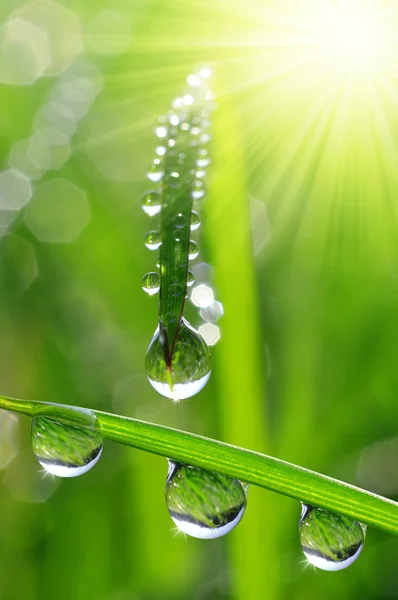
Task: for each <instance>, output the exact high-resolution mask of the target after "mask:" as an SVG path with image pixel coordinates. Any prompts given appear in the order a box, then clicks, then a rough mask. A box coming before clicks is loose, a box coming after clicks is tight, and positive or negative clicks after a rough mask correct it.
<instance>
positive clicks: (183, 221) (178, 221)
mask: <svg viewBox="0 0 398 600" xmlns="http://www.w3.org/2000/svg"><path fill="white" fill-rule="evenodd" d="M187 224H188V218H187V216H186V215H185V214H184V213H178V214H177V216H176V217H175V219H174V227H176V229H184V227H186V226H187Z"/></svg>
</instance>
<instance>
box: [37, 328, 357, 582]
mask: <svg viewBox="0 0 398 600" xmlns="http://www.w3.org/2000/svg"><path fill="white" fill-rule="evenodd" d="M184 326H185V327H186V325H184ZM186 331H187V332H188V335H190V334H191V332H190V330H189V328H187V329H186ZM185 342H186V340H184V341H183V343H185ZM178 385H179V384H178V383H176V389H177V386H178ZM180 389H181V388H180ZM58 409H59V413H60V414H59V416H48V415H46V414H43V415H38V416H36V417H34V418H33V419H32V426H31V438H32V448H33V452H34V454H35V456H36V457H37V459H38V461H39V463H40V464H41V466H42V467H43V469H44V470H45V472H47V473H49V474H51V475H53V476H57V477H63V478H70V477H77V476H79V475H83V474H85V473H87V472H88V471H89V470H90V469H91V468H92V467H93V466H94V465H95V464H96V463H97V462H98V460H99V458H100V456H101V453H102V445H103V440H102V434H101V429H100V425H99V422H98V419H97V417H96V415H95V414H94V413H93V412H91V411H89V410H86V409H81V408H74V407H58ZM165 497H166V505H167V508H168V511H169V514H170V517H171V518H172V520H173V521H174V523H175V524H176V526H177V528H178V529H179V530H180V531H182V532H184V533H186V534H187V535H189V536H192V537H195V538H199V539H214V538H218V537H221V536H223V535H226V534H227V533H229V532H230V531H231V530H232V529H233V528H234V527H236V525H237V524H238V523H239V522H240V520H241V519H242V517H243V515H244V512H245V509H246V503H247V486H246V484H242V483H241V482H240V481H239V480H237V479H233V478H230V477H227V476H226V475H222V474H220V473H216V472H211V471H207V470H204V469H200V468H197V467H192V466H189V465H183V464H180V463H177V462H173V461H169V471H168V476H167V480H166V489H165ZM365 533H366V528H365V527H364V526H363V525H362V524H361V523H359V522H358V521H355V520H353V519H351V518H349V517H346V516H344V515H340V514H334V513H331V512H329V511H327V510H324V509H322V508H316V507H313V506H308V505H305V504H303V505H302V514H301V518H300V524H299V537H300V543H301V547H302V550H303V552H304V554H305V556H306V559H307V560H308V562H309V563H311V564H312V565H314V566H315V567H317V568H319V569H321V570H324V571H340V570H342V569H345V568H347V567H348V566H350V565H351V564H353V562H354V561H355V560H356V559H357V558H358V556H359V555H360V553H361V551H362V549H363V545H364V541H365Z"/></svg>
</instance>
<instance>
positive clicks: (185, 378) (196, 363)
mask: <svg viewBox="0 0 398 600" xmlns="http://www.w3.org/2000/svg"><path fill="white" fill-rule="evenodd" d="M162 338H163V336H162V334H161V332H160V329H159V327H158V328H157V330H156V331H155V334H154V336H153V338H152V340H151V343H150V344H149V347H148V350H147V353H146V357H145V368H146V373H147V377H148V380H149V383H150V384H151V385H152V387H153V388H154V389H155V390H156V391H157V392H159V394H161V395H162V396H166V398H171V399H172V400H176V401H177V400H184V399H185V398H191V396H194V395H195V394H197V393H198V392H200V390H201V389H203V388H204V386H205V385H206V383H207V382H208V380H209V377H210V373H211V355H210V350H209V348H208V346H207V344H206V342H205V341H204V339H203V338H202V336H201V335H200V334H199V333H198V332H197V331H196V330H195V329H194V328H193V327H192V326H191V325H190V324H189V323H188V322H187V321H186V320H185V319H182V320H181V324H180V327H179V329H178V333H177V338H176V340H175V344H174V351H173V356H172V360H171V365H170V366H168V365H167V364H166V360H165V352H164V347H163V343H162V342H163V339H162Z"/></svg>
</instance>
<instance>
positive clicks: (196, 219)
mask: <svg viewBox="0 0 398 600" xmlns="http://www.w3.org/2000/svg"><path fill="white" fill-rule="evenodd" d="M200 223H201V221H200V216H199V213H197V212H196V210H193V211H192V213H191V231H196V230H197V229H199V227H200Z"/></svg>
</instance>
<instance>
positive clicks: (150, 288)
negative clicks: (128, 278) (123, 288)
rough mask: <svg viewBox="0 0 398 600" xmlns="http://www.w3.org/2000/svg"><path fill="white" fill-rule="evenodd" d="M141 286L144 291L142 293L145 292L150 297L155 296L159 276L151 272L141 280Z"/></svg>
mask: <svg viewBox="0 0 398 600" xmlns="http://www.w3.org/2000/svg"><path fill="white" fill-rule="evenodd" d="M141 286H142V289H143V290H144V292H146V293H147V294H149V295H150V296H153V295H154V294H157V293H158V291H159V290H160V275H159V273H155V272H154V271H152V272H150V273H147V274H146V275H144V277H143V278H142V283H141Z"/></svg>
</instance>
